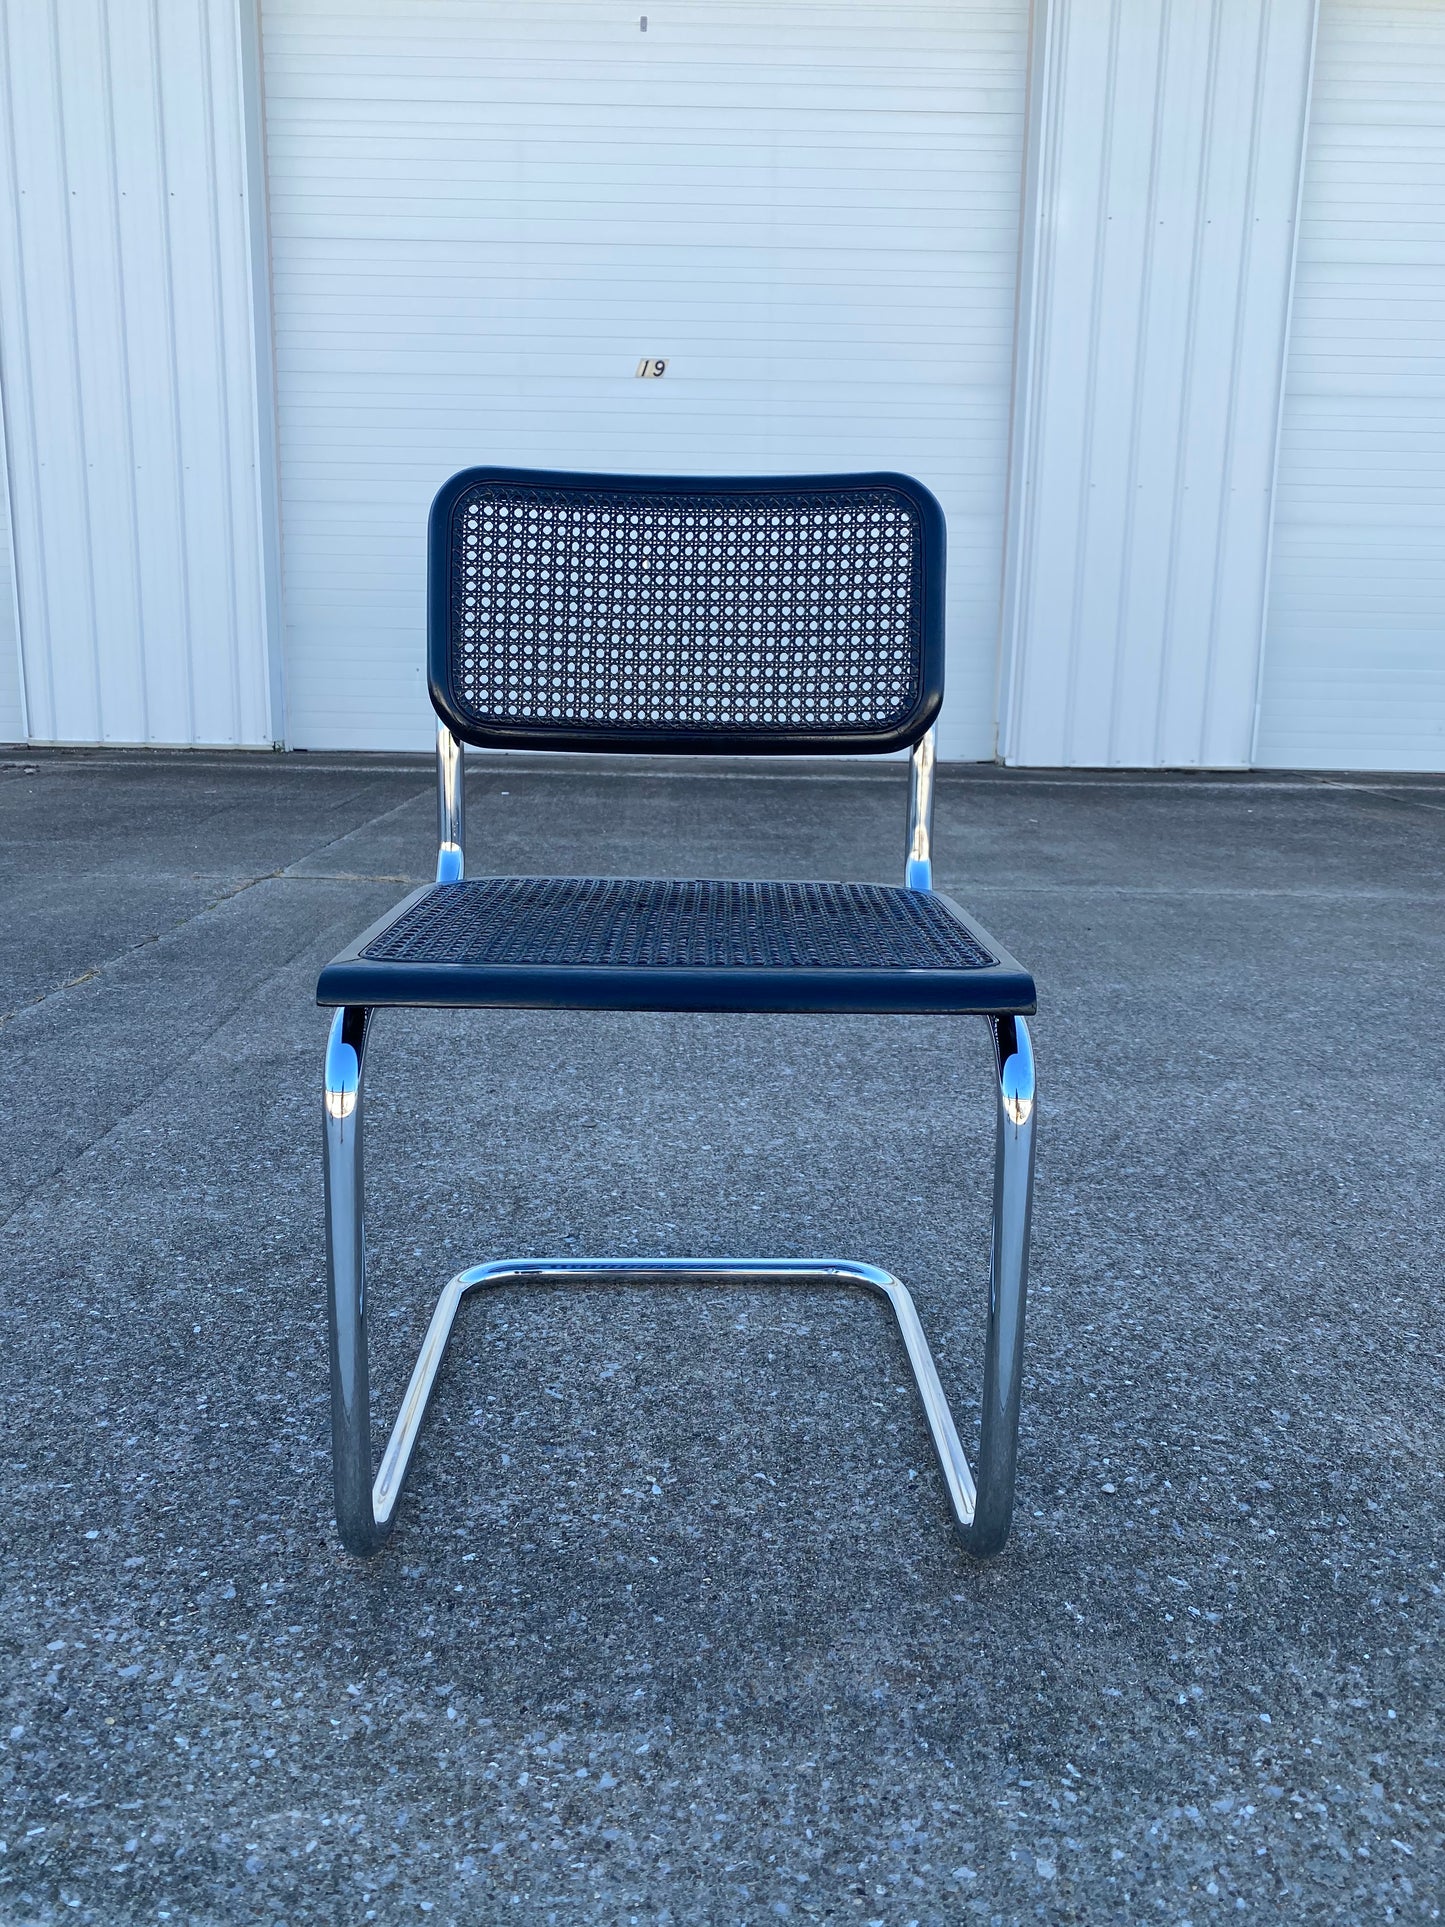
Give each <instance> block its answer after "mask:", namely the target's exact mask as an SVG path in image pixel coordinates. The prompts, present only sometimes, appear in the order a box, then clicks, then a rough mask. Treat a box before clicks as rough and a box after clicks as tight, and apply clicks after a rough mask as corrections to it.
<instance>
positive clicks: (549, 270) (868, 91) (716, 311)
mask: <svg viewBox="0 0 1445 1927" xmlns="http://www.w3.org/2000/svg"><path fill="white" fill-rule="evenodd" d="M1027 11H1028V9H1027V4H1026V0H940V3H939V4H935V5H906V4H893V0H889V3H888V4H873V5H870V4H866V0H627V3H626V4H623V3H622V0H524V4H521V5H518V4H516V3H515V0H506V4H500V3H499V0H349V3H348V4H345V5H343V4H340V0H266V4H265V6H264V9H263V33H264V45H265V73H266V110H267V148H268V160H269V168H270V196H271V221H272V233H273V247H274V263H273V265H274V277H275V283H274V285H275V307H276V330H277V356H278V396H279V400H278V407H279V416H280V424H279V425H280V446H281V469H282V516H283V531H284V544H285V564H284V566H285V583H286V613H287V634H288V657H287V660H288V700H289V711H290V732H291V738H292V740H293V741H294V742H295V743H297V744H302V745H310V746H313V747H318V748H320V747H338V748H340V747H356V746H364V747H416V746H420V745H422V744H424V743H425V742H427V741H428V740H429V737H430V727H431V720H430V710H429V708H428V706H427V704H426V700H425V683H424V677H423V672H422V653H423V607H424V575H425V571H424V556H423V534H424V528H425V518H426V511H427V506H428V503H429V501H430V499H431V496H432V494H433V492H434V491H435V489H436V488H437V486H438V484H439V483H440V482H441V481H442V480H443V479H444V478H445V477H446V476H447V475H448V474H450V473H452V472H453V471H454V470H456V469H458V468H461V467H464V466H466V465H467V464H469V463H475V462H507V463H517V464H522V465H529V466H536V467H551V468H600V469H620V470H626V471H633V472H643V473H646V472H672V473H687V472H692V473H708V472H712V473H729V472H731V473H742V474H747V473H764V472H771V473H779V472H784V473H786V472H788V471H790V470H791V471H810V470H811V471H824V470H845V469H865V468H894V469H901V470H903V471H905V472H907V473H910V474H914V475H917V476H919V477H921V478H922V479H923V480H924V481H925V482H927V483H928V485H929V486H930V487H931V488H933V489H934V490H935V491H936V492H937V493H938V495H939V496H940V498H941V499H942V502H943V505H944V509H945V511H946V513H947V516H948V525H949V563H950V601H949V620H950V656H949V672H948V673H949V692H948V703H947V708H946V709H945V740H944V744H943V751H944V754H946V755H953V756H965V757H974V756H990V755H992V754H993V750H994V711H995V688H994V685H995V666H996V647H997V628H998V596H999V577H1000V555H1001V548H1002V520H1003V505H1004V489H1005V463H1006V440H1007V427H1008V405H1009V379H1010V357H1011V342H1012V330H1013V301H1014V279H1015V272H1016V260H1017V251H1018V204H1019V186H1020V171H1021V156H1022V138H1023V108H1024V85H1025V76H1024V68H1025V59H1026V37H1027ZM645 357H658V358H662V359H665V360H666V363H667V371H666V374H665V375H664V376H663V377H662V379H661V380H643V379H638V378H637V376H636V374H635V372H634V371H635V369H636V367H637V364H638V363H639V361H641V360H642V359H643V358H645Z"/></svg>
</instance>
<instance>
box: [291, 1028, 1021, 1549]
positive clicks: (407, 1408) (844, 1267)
mask: <svg viewBox="0 0 1445 1927" xmlns="http://www.w3.org/2000/svg"><path fill="white" fill-rule="evenodd" d="M369 1015H370V1013H369V1012H368V1011H366V1010H362V1009H346V1010H338V1011H337V1012H336V1014H335V1016H334V1018H333V1019H332V1024H331V1035H330V1040H329V1042H328V1045H327V1052H326V1081H325V1104H324V1125H325V1145H326V1260H327V1278H328V1285H329V1306H330V1331H331V1438H332V1469H333V1477H334V1482H335V1489H336V1520H337V1525H338V1527H339V1528H340V1533H341V1542H342V1544H343V1545H344V1546H345V1547H346V1549H347V1551H348V1552H353V1553H358V1554H362V1555H365V1554H368V1553H373V1552H375V1551H377V1550H378V1549H379V1547H380V1546H381V1545H382V1543H383V1542H384V1541H385V1539H386V1537H387V1535H388V1533H389V1532H390V1531H391V1527H392V1522H393V1520H394V1519H395V1517H396V1508H397V1502H398V1500H399V1499H400V1497H401V1493H402V1488H403V1486H404V1485H405V1483H406V1477H407V1473H408V1471H409V1470H410V1468H411V1463H412V1458H413V1454H414V1451H415V1447H416V1442H417V1439H418V1436H419V1435H420V1432H421V1426H422V1421H423V1419H424V1418H425V1416H426V1411H427V1406H428V1404H429V1403H430V1400H431V1396H432V1392H433V1389H434V1388H435V1385H436V1380H437V1374H438V1372H439V1371H440V1369H441V1363H442V1359H443V1357H444V1356H445V1354H446V1349H447V1344H448V1342H449V1340H450V1338H451V1335H452V1330H453V1327H454V1326H455V1323H456V1318H457V1313H458V1311H459V1310H460V1309H461V1306H462V1302H463V1300H464V1299H466V1298H468V1297H469V1296H470V1295H471V1294H472V1293H473V1292H478V1291H493V1290H498V1289H500V1288H501V1287H503V1286H508V1285H544V1286H578V1285H691V1286H701V1285H741V1286H744V1287H748V1288H752V1289H757V1288H759V1287H764V1286H771V1285H783V1286H800V1285H805V1286H815V1287H816V1286H833V1287H847V1288H851V1289H853V1290H856V1291H862V1292H866V1293H869V1294H870V1295H872V1296H873V1297H876V1298H882V1299H884V1300H886V1302H887V1303H888V1305H889V1306H890V1307H891V1308H892V1311H893V1316H894V1318H895V1320H896V1322H897V1325H898V1331H899V1335H900V1336H901V1338H902V1340H903V1345H904V1349H905V1351H906V1352H907V1354H908V1362H909V1364H910V1366H911V1367H912V1370H913V1378H914V1383H915V1385H916V1386H917V1388H918V1396H919V1400H920V1402H921V1404H922V1407H923V1415H924V1418H925V1419H926V1421H927V1424H928V1430H929V1435H930V1437H931V1438H932V1441H933V1449H934V1452H935V1454H936V1456H937V1459H938V1466H939V1470H940V1471H941V1473H942V1474H943V1482H944V1487H945V1490H946V1491H947V1493H948V1501H949V1505H950V1507H951V1509H952V1512H953V1519H954V1525H955V1527H956V1529H957V1531H958V1534H959V1537H960V1538H961V1539H962V1541H963V1543H964V1544H965V1546H967V1547H968V1549H969V1551H970V1552H972V1553H974V1554H975V1555H976V1556H977V1557H979V1558H987V1557H988V1556H990V1555H991V1554H992V1553H995V1552H997V1551H998V1550H999V1549H1000V1547H1001V1546H1002V1545H1003V1543H1004V1540H1005V1539H1006V1538H1007V1536H1008V1529H1009V1521H1010V1519H1011V1517H1012V1514H1013V1485H1014V1467H1015V1462H1016V1458H1017V1445H1018V1420H1019V1394H1020V1388H1021V1384H1022V1369H1023V1334H1024V1296H1025V1290H1026V1286H1027V1269H1028V1241H1029V1219H1030V1210H1031V1202H1032V1189H1033V1168H1034V1121H1035V1115H1036V1103H1035V1095H1034V1068H1033V1051H1032V1047H1031V1044H1030V1040H1029V1032H1028V1026H1027V1024H1026V1023H1025V1022H1024V1020H1023V1019H1022V1018H1021V1017H1001V1018H995V1019H992V1020H990V1021H991V1027H992V1031H993V1038H994V1050H995V1056H996V1062H997V1067H998V1128H997V1162H996V1169H995V1174H994V1221H993V1249H992V1262H991V1265H990V1275H989V1309H988V1335H987V1342H986V1348H985V1358H984V1397H983V1430H982V1441H981V1448H980V1454H979V1476H978V1482H977V1485H975V1481H974V1476H973V1474H972V1472H971V1471H970V1469H969V1464H968V1460H967V1458H966V1457H965V1455H964V1451H963V1447H962V1445H961V1444H960V1442H959V1437H958V1430H957V1427H956V1426H955V1425H954V1422H953V1414H952V1412H951V1411H950V1410H949V1405H948V1400H947V1398H946V1397H945V1396H944V1392H943V1387H942V1385H941V1384H940V1382H939V1378H938V1370H937V1367H936V1366H935V1364H934V1362H933V1354H932V1352H931V1351H930V1350H929V1346H928V1340H927V1338H926V1337H925V1336H924V1332H923V1327H922V1326H921V1325H920V1323H919V1321H918V1313H917V1311H916V1309H915V1307H914V1303H913V1299H912V1296H911V1294H910V1293H909V1291H908V1288H907V1287H906V1286H905V1285H904V1284H902V1283H901V1282H900V1281H899V1280H898V1279H897V1278H895V1277H894V1276H893V1274H892V1273H891V1272H888V1271H883V1270H881V1269H879V1268H878V1267H877V1266H875V1265H865V1264H858V1263H854V1262H852V1261H849V1260H843V1259H813V1260H798V1259H793V1258H747V1259H739V1258H642V1259H635V1258H505V1259H497V1260H494V1261H493V1262H492V1263H490V1264H483V1265H474V1266H472V1267H471V1269H470V1270H467V1271H460V1272H458V1273H457V1275H456V1276H455V1277H454V1278H453V1279H452V1280H451V1281H450V1283H449V1284H448V1285H447V1286H446V1288H445V1289H444V1290H443V1292H442V1294H441V1297H440V1298H439V1299H438V1301H437V1306H436V1310H435V1311H434V1312H433V1313H432V1319H431V1323H430V1325H429V1326H428V1328H427V1334H426V1337H425V1339H424V1340H423V1342H422V1347H421V1351H420V1353H419V1354H418V1356H417V1361H416V1365H415V1367H414V1368H413V1371H412V1375H411V1382H410V1383H409V1384H408V1386H407V1389H406V1396H405V1397H404V1398H403V1400H402V1404H401V1411H400V1412H399V1414H398V1416H397V1420H396V1424H395V1426H394V1427H393V1428H392V1433H391V1438H390V1440H389V1441H388V1444H387V1447H386V1451H385V1452H384V1454H383V1455H382V1461H381V1467H380V1470H379V1471H378V1472H377V1474H376V1477H375V1480H374V1481H373V1478H372V1459H371V1382H370V1374H369V1371H368V1365H367V1333H366V1318H367V1309H368V1307H367V1297H366V1235H365V1230H364V1196H363V1163H362V1118H363V1111H364V1106H363V1103H362V1082H363V1074H364V1069H365V1052H366V1035H367V1027H368V1018H369Z"/></svg>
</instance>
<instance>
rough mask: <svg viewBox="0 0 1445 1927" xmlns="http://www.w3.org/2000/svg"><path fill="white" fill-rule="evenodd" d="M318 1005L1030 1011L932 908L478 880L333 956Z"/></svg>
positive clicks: (428, 900)
mask: <svg viewBox="0 0 1445 1927" xmlns="http://www.w3.org/2000/svg"><path fill="white" fill-rule="evenodd" d="M316 999H317V1002H318V1003H321V1004H328V1005H338V1004H365V1005H373V1006H387V1005H390V1006H406V1007H418V1006H423V1007H425V1006H430V1007H448V1008H457V1007H463V1008H482V1007H487V1006H492V1007H497V1006H510V1007H519V1006H521V1007H535V1008H545V1009H567V1010H714V1011H721V1010H756V1011H873V1012H889V1011H892V1012H905V1011H924V1010H932V1011H955V1012H975V1013H980V1014H985V1013H987V1014H1001V1013H1014V1014H1023V1013H1027V1012H1029V1011H1032V1010H1033V1009H1034V1007H1035V1004H1034V984H1033V979H1032V977H1030V976H1029V974H1028V972H1027V971H1026V970H1024V969H1023V968H1022V966H1021V965H1020V964H1018V963H1016V962H1015V961H1014V959H1013V958H1012V957H1010V956H1009V955H1008V953H1007V952H1006V951H1004V950H1003V949H1001V948H1000V946H999V945H998V944H997V943H995V942H994V940H993V938H992V937H990V936H989V935H988V934H987V933H986V932H985V931H983V930H980V929H979V927H978V926H977V925H976V924H973V923H971V922H970V921H969V920H968V919H967V918H966V917H965V916H964V914H963V912H962V911H961V910H960V909H959V908H958V906H957V904H955V903H953V902H951V901H950V899H949V898H947V897H945V896H942V895H940V894H938V893H937V892H936V891H934V892H924V891H917V890H901V889H888V888H885V887H883V886H881V885H879V884H871V883H729V882H710V881H689V882H673V881H660V880H658V881H653V880H640V879H634V878H617V877H483V878H479V879H475V880H470V879H469V880H467V881H465V882H461V883H442V884H433V885H431V886H429V887H428V888H426V889H422V890H417V891H415V892H414V893H413V894H412V895H411V896H409V897H407V898H405V899H404V900H403V901H402V902H401V903H399V904H398V905H397V906H396V908H395V909H394V910H392V911H389V912H388V914H387V915H386V916H385V917H383V918H382V919H381V921H380V922H379V923H376V924H373V926H372V927H371V929H369V930H367V931H365V932H364V933H363V934H362V935H361V936H360V937H359V938H358V939H357V940H356V942H355V943H354V944H352V945H350V947H349V948H348V949H346V950H344V951H342V953H341V954H340V956H338V957H336V958H334V959H333V960H332V962H331V963H329V964H328V965H327V966H326V968H325V969H324V970H323V971H322V973H321V978H320V981H319V983H318V984H317V987H316Z"/></svg>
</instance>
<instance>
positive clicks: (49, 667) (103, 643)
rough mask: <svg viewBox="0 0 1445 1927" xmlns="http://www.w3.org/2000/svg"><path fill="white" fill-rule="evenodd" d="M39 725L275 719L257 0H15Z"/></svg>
mask: <svg viewBox="0 0 1445 1927" xmlns="http://www.w3.org/2000/svg"><path fill="white" fill-rule="evenodd" d="M0 69H3V74H0V168H3V173H0V386H3V392H4V398H5V413H6V430H7V444H8V456H9V475H10V502H11V508H12V512H13V517H14V550H15V563H16V568H17V571H18V578H19V600H20V621H21V633H22V639H23V651H24V660H25V687H26V693H27V697H28V703H29V722H30V733H31V736H32V738H33V739H34V740H36V741H57V742H108V743H109V742H114V743H143V742H151V743H264V742H269V741H270V740H271V722H270V715H269V703H268V692H267V673H266V660H265V635H264V615H263V596H262V588H261V548H260V538H259V527H260V522H259V506H258V490H257V471H256V412H255V402H256V392H255V379H254V369H255V364H254V359H253V352H254V351H253V343H252V317H251V306H250V262H249V255H248V232H247V225H246V207H245V189H246V182H245V154H244V146H243V140H242V113H241V87H240V73H239V66H238V42H237V14H236V5H235V0H0Z"/></svg>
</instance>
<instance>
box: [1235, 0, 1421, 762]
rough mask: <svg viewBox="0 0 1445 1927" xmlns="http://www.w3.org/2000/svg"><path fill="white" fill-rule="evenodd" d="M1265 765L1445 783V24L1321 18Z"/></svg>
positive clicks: (1411, 2)
mask: <svg viewBox="0 0 1445 1927" xmlns="http://www.w3.org/2000/svg"><path fill="white" fill-rule="evenodd" d="M1302 213H1303V219H1302V223H1301V227H1300V237H1299V259H1298V268H1297V278H1296V295H1295V308H1294V318H1293V326H1292V334H1291V348H1290V357H1289V370H1288V377H1287V387H1286V397H1285V419H1284V437H1283V441H1282V444H1281V448H1280V466H1279V477H1278V484H1277V490H1276V511H1275V516H1276V519H1275V537H1274V565H1273V571H1272V579H1271V592H1270V605H1269V617H1268V624H1267V628H1266V635H1265V651H1264V671H1263V681H1262V688H1261V703H1260V726H1259V741H1258V749H1257V753H1256V760H1257V761H1258V762H1260V763H1264V764H1268V765H1273V766H1303V767H1307V768H1314V769H1330V768H1336V769H1339V768H1355V769H1437V770H1438V769H1445V7H1442V6H1441V5H1440V0H1322V4H1321V7H1320V17H1319V42H1318V50H1317V54H1316V66H1315V85H1314V107H1313V115H1312V122H1311V127H1310V134H1309V146H1308V150H1307V155H1306V162H1305V185H1304V206H1303V210H1302Z"/></svg>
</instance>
